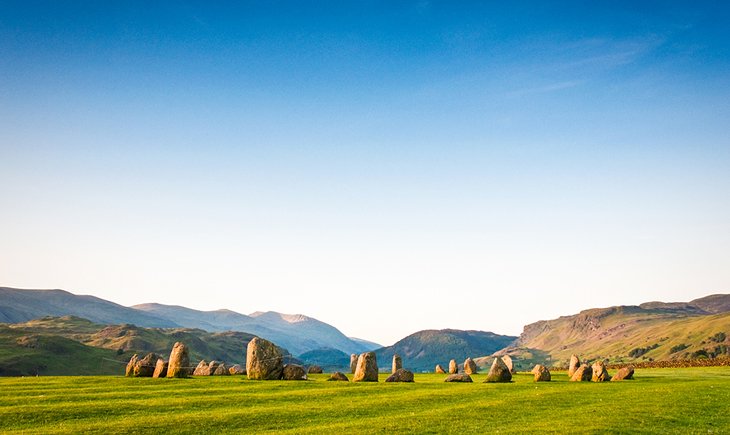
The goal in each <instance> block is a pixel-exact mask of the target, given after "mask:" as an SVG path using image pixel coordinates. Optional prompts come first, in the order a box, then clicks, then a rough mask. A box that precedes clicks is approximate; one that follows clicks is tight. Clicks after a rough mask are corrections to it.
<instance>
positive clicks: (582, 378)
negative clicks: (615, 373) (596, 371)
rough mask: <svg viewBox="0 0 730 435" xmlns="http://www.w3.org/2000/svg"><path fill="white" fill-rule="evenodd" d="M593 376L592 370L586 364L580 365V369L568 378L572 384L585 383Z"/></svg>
mask: <svg viewBox="0 0 730 435" xmlns="http://www.w3.org/2000/svg"><path fill="white" fill-rule="evenodd" d="M592 376H593V369H591V366H589V365H588V364H581V365H580V367H578V369H577V370H576V371H575V373H573V376H572V377H571V378H570V380H571V381H573V382H587V381H590V380H591V377H592Z"/></svg>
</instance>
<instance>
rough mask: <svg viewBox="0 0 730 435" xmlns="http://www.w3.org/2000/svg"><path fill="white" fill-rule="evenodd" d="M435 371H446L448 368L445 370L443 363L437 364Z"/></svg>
mask: <svg viewBox="0 0 730 435" xmlns="http://www.w3.org/2000/svg"><path fill="white" fill-rule="evenodd" d="M434 372H435V373H444V374H445V373H446V370H444V368H443V367H441V364H436V370H434Z"/></svg>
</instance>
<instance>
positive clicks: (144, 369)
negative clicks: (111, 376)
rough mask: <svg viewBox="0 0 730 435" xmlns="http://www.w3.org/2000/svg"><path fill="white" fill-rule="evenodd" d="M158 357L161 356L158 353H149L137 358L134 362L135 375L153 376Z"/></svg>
mask: <svg viewBox="0 0 730 435" xmlns="http://www.w3.org/2000/svg"><path fill="white" fill-rule="evenodd" d="M158 359H160V357H159V356H157V354H156V353H148V354H147V355H145V357H144V358H142V359H140V360H137V362H136V363H135V364H134V374H133V376H135V377H138V378H151V377H152V375H153V374H154V373H155V367H156V366H157V360H158Z"/></svg>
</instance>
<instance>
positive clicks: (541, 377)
mask: <svg viewBox="0 0 730 435" xmlns="http://www.w3.org/2000/svg"><path fill="white" fill-rule="evenodd" d="M532 374H534V375H535V382H548V381H550V379H551V377H550V370H548V368H547V367H545V366H544V365H542V364H538V365H536V366H535V367H534V368H533V369H532Z"/></svg>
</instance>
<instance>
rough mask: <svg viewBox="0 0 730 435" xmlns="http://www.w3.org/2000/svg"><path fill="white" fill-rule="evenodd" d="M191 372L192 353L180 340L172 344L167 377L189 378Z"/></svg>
mask: <svg viewBox="0 0 730 435" xmlns="http://www.w3.org/2000/svg"><path fill="white" fill-rule="evenodd" d="M190 372H191V370H190V353H189V351H188V348H187V346H185V345H184V344H182V343H181V342H179V341H178V342H177V343H175V345H174V346H172V352H170V361H168V364H167V377H168V378H187V377H188V376H189V375H190Z"/></svg>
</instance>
